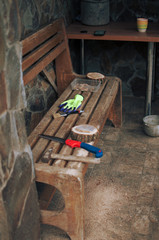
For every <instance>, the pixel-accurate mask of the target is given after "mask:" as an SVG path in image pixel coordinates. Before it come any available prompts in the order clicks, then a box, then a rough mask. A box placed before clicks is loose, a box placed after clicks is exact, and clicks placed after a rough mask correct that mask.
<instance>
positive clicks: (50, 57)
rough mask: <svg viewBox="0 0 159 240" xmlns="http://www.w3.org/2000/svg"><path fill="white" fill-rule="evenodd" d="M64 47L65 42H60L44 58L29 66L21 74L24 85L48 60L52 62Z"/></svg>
mask: <svg viewBox="0 0 159 240" xmlns="http://www.w3.org/2000/svg"><path fill="white" fill-rule="evenodd" d="M64 49H65V44H64V43H61V44H60V46H58V47H57V48H56V49H54V50H53V51H51V52H49V54H48V55H46V56H45V57H44V58H42V59H40V60H39V61H38V62H37V63H36V64H34V65H33V66H32V67H30V69H29V71H28V72H26V73H24V74H23V81H24V85H26V84H27V83H29V82H30V81H31V80H32V79H33V78H35V77H36V76H37V75H38V74H39V73H40V72H41V71H42V70H43V69H44V68H45V67H46V66H47V65H48V64H49V63H50V62H52V61H53V60H54V59H55V58H56V57H57V56H58V55H60V53H62V52H63V51H64Z"/></svg>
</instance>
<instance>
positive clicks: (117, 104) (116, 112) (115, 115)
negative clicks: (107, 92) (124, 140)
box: [108, 78, 122, 127]
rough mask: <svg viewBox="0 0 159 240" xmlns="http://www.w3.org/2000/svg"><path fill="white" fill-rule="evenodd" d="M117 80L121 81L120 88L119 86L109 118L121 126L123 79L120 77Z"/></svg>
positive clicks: (116, 125) (115, 124)
mask: <svg viewBox="0 0 159 240" xmlns="http://www.w3.org/2000/svg"><path fill="white" fill-rule="evenodd" d="M117 80H118V81H119V88H118V92H117V95H116V98H115V100H114V103H113V106H112V108H111V111H110V113H109V117H108V118H109V119H110V120H111V121H112V123H113V125H114V127H121V126H122V85H121V80H120V79H118V78H117Z"/></svg>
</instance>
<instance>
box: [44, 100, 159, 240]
mask: <svg viewBox="0 0 159 240" xmlns="http://www.w3.org/2000/svg"><path fill="white" fill-rule="evenodd" d="M152 114H159V101H155V102H154V103H153V110H152ZM143 116H144V100H143V99H140V98H130V97H125V98H124V99H123V126H122V128H121V129H115V128H113V127H112V126H110V124H108V123H107V125H106V126H105V127H104V130H103V133H102V135H101V137H100V141H99V143H98V146H99V147H100V148H101V149H102V150H103V152H104V156H103V158H102V163H101V164H100V165H90V167H89V169H88V171H87V173H86V176H85V240H159V138H153V137H149V136H147V135H145V134H144V132H143V129H142V118H143ZM58 198H59V197H58V195H57V197H56V199H58ZM57 202H58V206H57V207H59V205H60V203H59V201H57ZM41 239H42V240H53V239H55V240H65V239H70V238H69V237H68V236H67V235H66V234H65V233H64V232H62V231H60V230H59V229H57V228H54V227H51V226H46V225H42V226H41Z"/></svg>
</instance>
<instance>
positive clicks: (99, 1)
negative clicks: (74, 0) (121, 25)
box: [81, 0, 110, 26]
mask: <svg viewBox="0 0 159 240" xmlns="http://www.w3.org/2000/svg"><path fill="white" fill-rule="evenodd" d="M109 18H110V17H109V0H81V22H82V23H83V24H86V25H92V26H98V25H105V24H107V23H109Z"/></svg>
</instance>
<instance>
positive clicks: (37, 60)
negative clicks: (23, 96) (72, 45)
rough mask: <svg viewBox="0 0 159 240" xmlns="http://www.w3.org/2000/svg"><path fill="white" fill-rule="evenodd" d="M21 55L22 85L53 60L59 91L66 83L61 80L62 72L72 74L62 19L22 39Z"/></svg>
mask: <svg viewBox="0 0 159 240" xmlns="http://www.w3.org/2000/svg"><path fill="white" fill-rule="evenodd" d="M22 55H23V59H22V71H23V81H24V85H26V84H27V83H29V82H30V81H32V80H33V79H34V78H35V77H36V76H37V75H38V74H39V73H40V72H41V71H43V69H45V67H46V66H47V65H48V64H50V63H52V62H53V60H55V63H56V77H57V86H58V85H59V86H58V87H59V89H60V92H62V91H63V90H64V89H65V87H66V85H68V84H67V83H64V82H63V78H62V77H63V75H64V73H66V74H72V72H73V69H72V62H71V57H70V52H69V47H68V40H67V36H66V31H65V26H64V21H63V19H57V20H55V21H54V22H53V23H51V24H49V25H48V26H46V27H44V28H43V29H41V30H39V31H38V32H36V33H34V34H32V35H31V36H29V37H27V38H26V39H24V40H22ZM62 85H63V86H62ZM64 85H65V86H64Z"/></svg>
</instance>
